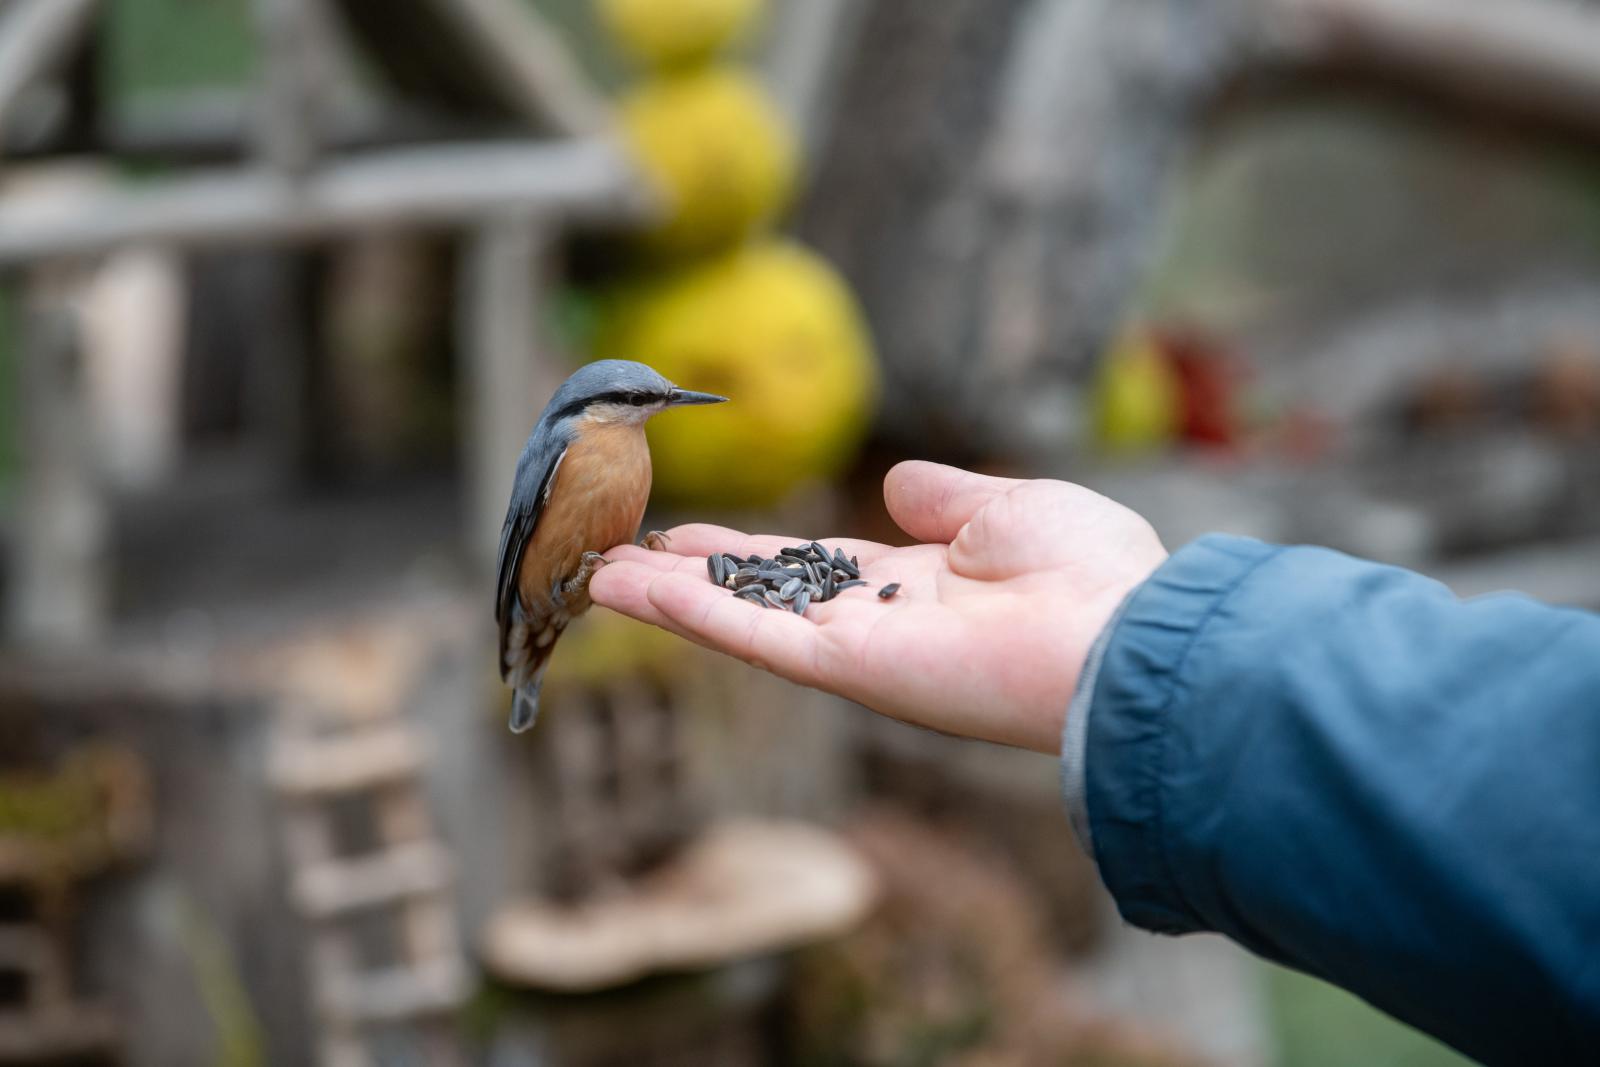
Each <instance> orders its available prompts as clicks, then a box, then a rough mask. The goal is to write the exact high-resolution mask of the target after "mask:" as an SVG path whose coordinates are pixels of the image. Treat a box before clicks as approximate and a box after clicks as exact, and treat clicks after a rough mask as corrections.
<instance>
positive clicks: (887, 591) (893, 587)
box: [878, 582, 900, 600]
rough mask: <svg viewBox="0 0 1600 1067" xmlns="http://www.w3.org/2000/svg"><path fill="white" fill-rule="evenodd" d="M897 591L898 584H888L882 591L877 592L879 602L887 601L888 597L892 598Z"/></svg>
mask: <svg viewBox="0 0 1600 1067" xmlns="http://www.w3.org/2000/svg"><path fill="white" fill-rule="evenodd" d="M899 591H900V583H899V582H890V583H889V584H888V585H886V586H884V587H883V588H882V589H880V590H878V599H879V600H888V599H889V598H890V597H892V596H894V595H895V594H896V593H898V592H899Z"/></svg>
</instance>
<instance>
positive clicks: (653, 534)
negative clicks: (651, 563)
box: [639, 530, 672, 552]
mask: <svg viewBox="0 0 1600 1067" xmlns="http://www.w3.org/2000/svg"><path fill="white" fill-rule="evenodd" d="M671 540H672V538H670V537H668V536H667V535H666V534H664V533H662V532H661V531H660V530H651V531H650V532H649V533H647V534H645V535H644V536H643V537H641V538H639V547H640V548H648V549H649V550H650V551H652V552H664V551H666V548H667V542H668V541H671Z"/></svg>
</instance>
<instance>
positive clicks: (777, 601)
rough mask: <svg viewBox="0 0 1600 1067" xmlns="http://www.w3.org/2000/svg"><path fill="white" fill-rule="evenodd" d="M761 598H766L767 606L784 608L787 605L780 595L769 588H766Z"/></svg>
mask: <svg viewBox="0 0 1600 1067" xmlns="http://www.w3.org/2000/svg"><path fill="white" fill-rule="evenodd" d="M763 599H765V600H766V602H767V604H768V606H769V607H774V608H786V607H788V606H789V605H788V604H787V603H785V602H784V600H783V598H782V597H780V596H779V595H778V594H777V593H774V592H773V591H772V590H770V589H768V590H767V591H766V593H765V594H764V597H763Z"/></svg>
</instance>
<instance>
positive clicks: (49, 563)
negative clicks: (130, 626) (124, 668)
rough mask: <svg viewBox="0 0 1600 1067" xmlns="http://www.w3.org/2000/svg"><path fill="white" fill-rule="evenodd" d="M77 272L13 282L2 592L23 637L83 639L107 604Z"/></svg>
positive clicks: (94, 630) (106, 523)
mask: <svg viewBox="0 0 1600 1067" xmlns="http://www.w3.org/2000/svg"><path fill="white" fill-rule="evenodd" d="M79 285H80V278H79V277H78V275H77V273H76V272H74V271H72V270H70V269H52V268H45V269H41V270H38V271H35V272H33V273H32V274H31V275H30V276H29V277H28V278H27V280H26V283H25V285H24V287H23V289H24V291H23V300H22V312H23V316H22V318H23V321H22V343H21V345H20V346H19V351H18V356H19V358H20V360H21V368H20V370H21V374H20V376H19V382H18V385H19V387H20V392H21V403H20V404H19V411H20V414H21V416H22V418H21V423H22V427H21V429H22V439H23V445H24V450H25V454H26V455H27V457H28V461H27V464H26V467H25V471H24V474H23V479H22V493H21V501H20V503H21V507H20V509H19V515H20V523H19V529H18V536H17V542H16V546H15V552H14V554H13V558H12V562H13V564H14V565H15V581H14V583H13V585H12V588H11V589H9V590H8V599H9V603H8V604H7V614H8V616H9V618H8V622H9V626H10V631H11V634H12V636H13V637H14V638H16V639H18V640H20V641H22V642H23V643H25V644H32V645H39V646H50V645H54V646H60V647H71V646H77V645H83V644H87V643H89V642H91V641H93V640H94V639H95V638H97V637H99V636H100V635H101V633H102V632H103V630H104V628H105V623H106V618H107V615H108V612H109V608H110V588H111V587H110V582H109V579H110V570H109V562H108V559H107V549H108V542H109V532H110V519H109V515H108V512H107V506H106V500H105V496H104V493H103V491H102V489H101V486H100V483H99V480H98V479H97V478H96V474H95V470H94V457H93V454H92V448H91V444H92V442H91V439H90V432H89V431H90V428H91V420H90V418H89V413H88V411H87V410H86V405H87V397H86V394H85V390H84V388H83V385H84V383H83V350H82V337H81V324H80V322H79V316H78V312H77V309H76V307H75V306H74V305H75V302H76V300H77V298H78V290H79Z"/></svg>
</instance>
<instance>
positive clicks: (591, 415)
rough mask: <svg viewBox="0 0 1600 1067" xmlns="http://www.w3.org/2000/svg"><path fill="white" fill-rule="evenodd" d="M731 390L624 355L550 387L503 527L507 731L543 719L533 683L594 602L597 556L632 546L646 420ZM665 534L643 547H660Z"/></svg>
mask: <svg viewBox="0 0 1600 1067" xmlns="http://www.w3.org/2000/svg"><path fill="white" fill-rule="evenodd" d="M726 400H727V397H724V396H717V395H716V394H714V393H697V392H693V391H691V390H688V389H680V388H678V387H677V386H676V385H673V384H672V383H671V382H670V381H668V380H667V379H666V378H664V377H662V376H661V375H660V374H658V373H657V372H656V371H655V370H654V369H653V368H651V367H648V366H646V365H645V364H643V363H635V362H633V361H631V360H625V359H605V360H598V361H596V362H594V363H589V364H586V365H584V366H583V367H580V368H579V369H578V370H577V371H575V372H574V373H573V375H572V376H571V377H570V378H568V379H567V380H566V381H565V382H563V383H561V386H560V387H559V388H558V389H557V390H556V391H555V395H554V396H552V397H551V398H550V402H549V403H548V404H546V405H545V408H544V412H543V413H542V414H541V415H540V416H539V421H538V423H536V424H535V425H534V428H533V432H532V433H530V434H529V435H528V441H527V444H525V445H524V446H523V448H522V454H521V456H520V457H518V459H517V470H516V476H515V478H514V479H513V481H512V486H511V503H510V505H509V506H508V507H507V508H506V520H505V525H504V526H503V527H501V530H500V549H499V552H498V554H497V555H498V566H497V568H496V575H495V607H494V617H495V622H496V623H497V624H498V626H499V630H500V678H501V680H502V681H504V682H505V683H506V684H507V685H509V686H510V687H511V688H512V689H513V690H514V693H513V696H512V699H511V723H510V725H511V732H512V733H522V732H524V731H525V730H528V729H530V728H531V727H532V726H533V724H534V722H535V721H536V720H537V719H538V716H539V688H540V686H541V684H542V683H543V681H544V672H545V668H546V667H547V666H548V665H549V663H550V653H551V651H552V650H553V649H554V648H555V644H556V640H557V638H559V637H560V636H561V632H562V631H563V630H564V629H565V628H566V626H567V624H568V623H570V622H571V621H572V620H573V619H574V618H576V617H577V616H578V615H581V614H582V613H583V612H585V611H587V610H588V609H589V603H590V601H589V579H590V578H591V577H593V575H594V573H595V571H596V570H597V569H599V567H601V566H602V565H603V564H604V563H605V557H604V556H602V555H601V554H600V553H601V552H602V551H603V550H605V549H608V548H611V547H612V546H614V545H619V544H623V543H624V542H630V541H633V540H634V538H636V537H637V536H638V532H639V524H640V522H641V521H643V519H644V509H645V504H646V502H647V501H648V500H649V497H650V446H649V445H648V444H647V443H646V441H645V435H644V424H645V423H646V422H647V421H648V420H649V419H650V417H651V416H653V415H656V414H659V413H660V412H662V411H665V410H666V409H667V408H674V407H683V406H685V405H690V404H720V403H723V402H725V401H726ZM665 539H666V536H665V535H664V534H659V533H651V534H649V535H647V536H646V538H645V540H644V542H642V543H643V544H645V546H646V547H649V548H660V547H661V545H662V544H663V543H664V542H665Z"/></svg>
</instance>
